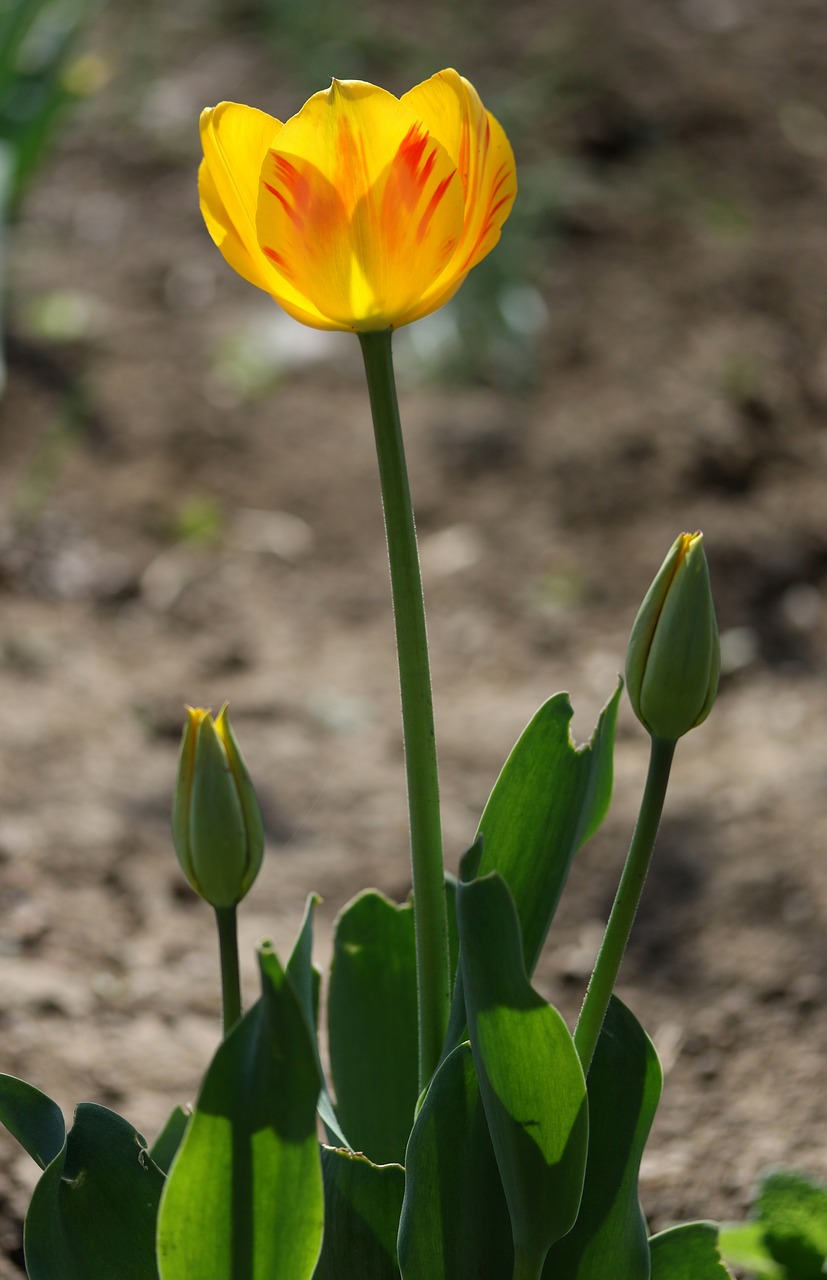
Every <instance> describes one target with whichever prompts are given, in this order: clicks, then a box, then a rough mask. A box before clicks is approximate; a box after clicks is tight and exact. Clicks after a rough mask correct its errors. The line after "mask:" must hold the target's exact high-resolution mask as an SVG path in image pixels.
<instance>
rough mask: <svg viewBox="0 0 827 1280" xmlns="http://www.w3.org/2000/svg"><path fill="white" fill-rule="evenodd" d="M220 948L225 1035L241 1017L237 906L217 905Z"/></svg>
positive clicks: (216, 913) (222, 1013) (216, 916)
mask: <svg viewBox="0 0 827 1280" xmlns="http://www.w3.org/2000/svg"><path fill="white" fill-rule="evenodd" d="M215 919H216V923H217V924H218V949H219V953H220V956H221V1023H222V1028H223V1031H224V1037H225V1039H226V1037H227V1036H228V1035H229V1033H230V1031H231V1030H232V1029H233V1027H234V1026H235V1024H236V1023H237V1022H238V1020H239V1018H240V1017H241V975H240V974H239V971H238V916H237V908H236V907H235V906H232V907H216V908H215Z"/></svg>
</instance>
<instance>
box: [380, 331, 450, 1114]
mask: <svg viewBox="0 0 827 1280" xmlns="http://www.w3.org/2000/svg"><path fill="white" fill-rule="evenodd" d="M359 341H360V343H361V346H362V356H363V359H364V362H365V373H366V374H367V381H368V392H369V394H370V407H371V412H372V414H373V429H374V434H375V437H376V453H377V457H378V460H379V482H380V485H381V489H382V505H383V508H384V512H385V531H386V534H387V540H388V559H389V561H390V574H391V595H392V598H393V613H394V620H395V623H396V650H397V656H398V659H399V683H400V687H401V693H402V732H403V738H404V743H405V768H406V772H407V779H408V812H409V817H410V828H411V863H412V868H413V901H414V927H415V932H416V970H417V988H418V1004H419V1087H420V1089H424V1087H425V1085H426V1084H427V1083H428V1081H429V1080H430V1078H431V1076H432V1074H433V1072H434V1070H435V1069H436V1066H437V1063H438V1062H439V1055H440V1053H441V1051H442V1042H443V1040H444V1038H445V1031H446V1028H447V1025H448V1009H449V1002H450V976H449V959H448V918H447V910H446V903H445V872H444V867H443V862H442V831H441V826H440V816H439V781H438V777H437V760H436V738H435V735H434V711H433V700H432V697H431V672H430V666H429V663H428V637H427V633H426V630H425V605H424V601H423V597H422V578H421V575H420V572H419V553H418V550H417V544H416V529H415V526H414V515H413V506H412V503H411V491H410V485H409V483H408V470H407V466H406V463H405V447H404V443H403V440H402V429H401V425H400V421H399V406H398V403H397V399H396V384H395V381H394V375H393V354H392V351H391V331H390V329H386V330H383V331H381V332H378V333H360V335H359Z"/></svg>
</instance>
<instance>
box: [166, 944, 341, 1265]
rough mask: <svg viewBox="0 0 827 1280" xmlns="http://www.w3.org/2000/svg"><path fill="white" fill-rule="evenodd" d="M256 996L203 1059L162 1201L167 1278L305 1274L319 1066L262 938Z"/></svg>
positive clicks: (313, 1220) (311, 1254) (318, 1226)
mask: <svg viewBox="0 0 827 1280" xmlns="http://www.w3.org/2000/svg"><path fill="white" fill-rule="evenodd" d="M259 965H260V969H261V986H262V993H261V998H260V999H259V1000H258V1001H257V1003H256V1004H255V1005H254V1006H253V1008H252V1009H250V1010H249V1012H248V1013H247V1014H245V1016H244V1017H243V1018H242V1019H241V1021H240V1022H238V1023H237V1024H236V1026H235V1027H234V1028H233V1030H232V1031H231V1032H230V1034H229V1035H228V1036H227V1038H226V1040H224V1042H223V1044H221V1045H220V1046H219V1048H218V1050H217V1052H216V1054H215V1057H214V1058H213V1060H212V1063H211V1064H210V1067H209V1069H208V1071H207V1074H206V1076H205V1078H204V1082H203V1084H202V1086H201V1092H200V1094H199V1097H198V1101H197V1103H196V1106H195V1111H194V1113H193V1116H192V1119H191V1121H190V1124H189V1127H188V1128H187V1132H186V1136H185V1138H184V1141H183V1143H182V1145H181V1148H180V1150H179V1152H178V1155H177V1156H176V1157H175V1161H174V1163H173V1165H172V1168H171V1170H170V1173H169V1177H168V1179H167V1183H166V1187H165V1189H164V1195H163V1199H162V1202H161V1212H160V1220H159V1224H158V1260H159V1264H160V1272H161V1276H162V1277H163V1280H207V1278H209V1280H309V1278H310V1277H311V1276H312V1275H313V1270H314V1268H315V1265H316V1261H317V1259H318V1256H319V1250H320V1248H321V1240H322V1226H323V1198H322V1177H321V1163H320V1159H319V1149H318V1143H317V1140H316V1102H317V1099H318V1096H319V1086H320V1080H319V1074H318V1067H317V1061H316V1053H315V1049H314V1045H313V1042H312V1038H311V1035H310V1031H309V1029H308V1026H307V1021H306V1019H305V1014H304V1011H303V1009H302V1007H301V1004H300V1002H299V999H298V997H297V996H296V993H295V990H294V988H293V984H292V983H291V982H290V980H289V979H288V978H287V975H286V973H285V971H284V970H283V969H282V968H281V965H280V964H279V962H278V959H277V957H276V955H275V953H274V952H273V951H272V949H271V947H270V946H269V944H264V945H263V946H262V947H261V949H260V951H259Z"/></svg>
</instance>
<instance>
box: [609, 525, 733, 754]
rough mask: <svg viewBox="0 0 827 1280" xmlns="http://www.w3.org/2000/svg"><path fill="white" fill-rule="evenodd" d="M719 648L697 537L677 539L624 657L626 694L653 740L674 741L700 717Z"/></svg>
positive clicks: (714, 680)
mask: <svg viewBox="0 0 827 1280" xmlns="http://www.w3.org/2000/svg"><path fill="white" fill-rule="evenodd" d="M720 670H721V650H720V644H719V640H718V625H717V623H716V621H715V607H714V605H713V603H712V591H711V588H710V585H709V569H708V567H707V563H706V555H705V554H704V548H703V534H701V533H682V534H681V535H680V537H679V538H678V539H677V540H676V541H675V543H674V544H673V546H672V549H671V550H670V552H669V554H668V556H667V557H666V559H665V560H664V562H663V564H662V565H661V567H660V571H659V572H658V575H657V577H656V578H655V580H654V582H653V583H652V585H651V587H650V588H649V590H648V592H647V594H646V598H645V599H644V601H643V604H642V605H641V606H640V612H639V613H638V615H637V618H636V619H635V624H634V626H633V627H632V634H631V636H630V637H629V647H628V650H627V653H626V688H627V691H628V694H629V701H630V702H631V704H632V709H633V710H634V713H635V715H636V716H637V718H638V720H640V722H641V724H642V725H643V726H644V728H646V729H648V730H649V733H650V734H651V735H652V737H654V738H662V739H663V740H664V741H668V742H675V741H677V739H678V738H680V737H682V736H683V734H685V733H688V732H689V730H690V729H694V728H695V726H696V725H699V724H701V723H702V721H704V720H705V719H706V717H707V716H708V715H709V712H710V711H711V709H712V704H713V702H714V701H715V695H716V693H717V691H718V677H719V675H720Z"/></svg>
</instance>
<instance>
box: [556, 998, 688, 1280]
mask: <svg viewBox="0 0 827 1280" xmlns="http://www.w3.org/2000/svg"><path fill="white" fill-rule="evenodd" d="M662 1081H663V1077H662V1072H661V1069H660V1063H659V1062H658V1057H657V1054H656V1053H655V1049H654V1046H653V1044H652V1042H651V1040H650V1039H649V1037H648V1036H647V1035H646V1033H645V1032H644V1030H643V1028H642V1027H641V1025H640V1023H639V1022H638V1021H637V1019H636V1018H635V1017H634V1016H633V1014H632V1013H630V1011H629V1010H628V1009H627V1008H626V1006H625V1005H623V1004H622V1003H621V1002H620V1000H618V999H617V998H616V997H614V996H613V997H612V1000H611V1003H610V1005H609V1009H608V1012H607V1014H606V1019H605V1022H604V1023H603V1029H602V1031H601V1033H600V1039H599V1040H598V1042H597V1048H596V1049H595V1053H594V1058H593V1060H592V1064H591V1067H590V1069H589V1076H588V1081H587V1088H588V1096H589V1155H588V1160H587V1162H586V1181H585V1184H584V1187H583V1201H582V1204H581V1206H580V1212H579V1214H578V1215H577V1222H576V1223H575V1225H574V1227H573V1228H572V1230H571V1231H570V1232H569V1234H568V1235H567V1236H566V1237H565V1238H564V1239H562V1240H560V1241H559V1242H558V1243H557V1244H555V1245H553V1246H552V1248H551V1252H550V1253H549V1255H548V1259H547V1261H546V1268H545V1271H544V1273H543V1274H544V1275H545V1276H546V1277H547V1280H557V1277H558V1276H565V1277H566V1280H605V1278H606V1276H609V1275H614V1276H618V1277H622V1280H649V1268H650V1258H649V1244H648V1241H647V1230H646V1221H645V1219H644V1217H643V1213H642V1212H641V1208H640V1203H639V1200H638V1172H639V1169H640V1161H641V1157H642V1155H643V1148H644V1146H645V1144H646V1140H647V1138H648V1136H649V1130H650V1129H651V1127H652V1121H653V1120H654V1117H655V1111H656V1109H657V1105H658V1101H659V1099H660V1092H661V1086H662Z"/></svg>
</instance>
